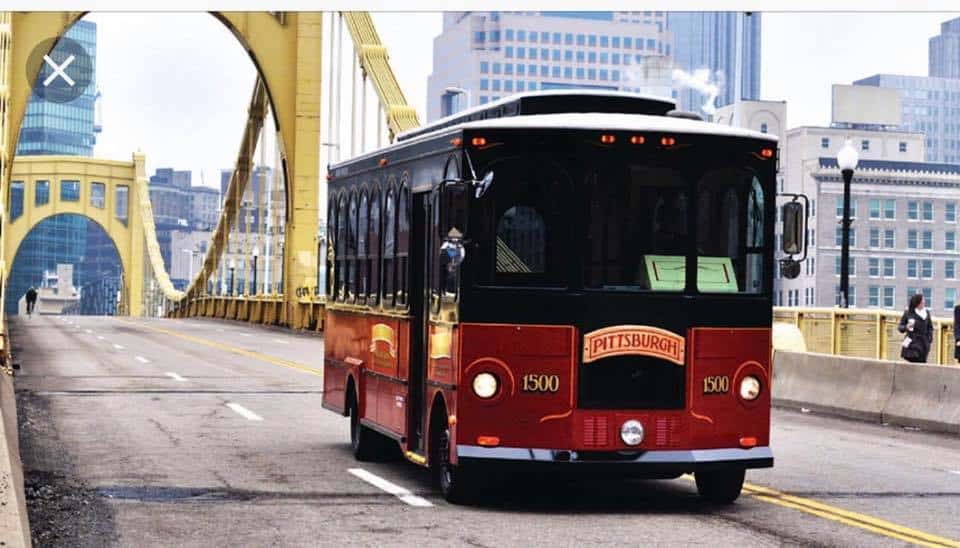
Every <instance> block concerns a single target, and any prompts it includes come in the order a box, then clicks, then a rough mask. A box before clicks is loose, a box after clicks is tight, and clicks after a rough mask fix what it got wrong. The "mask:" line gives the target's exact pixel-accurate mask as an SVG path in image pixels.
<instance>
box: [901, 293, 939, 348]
mask: <svg viewBox="0 0 960 548" xmlns="http://www.w3.org/2000/svg"><path fill="white" fill-rule="evenodd" d="M897 329H899V330H900V332H901V333H905V334H906V336H905V337H904V338H903V344H902V345H901V347H900V357H901V358H903V359H905V360H907V361H908V362H915V363H926V361H927V355H928V354H930V346H931V345H932V344H933V317H932V316H931V315H930V311H929V310H928V309H927V308H926V307H925V306H924V302H923V295H921V294H919V293H918V294H916V295H914V296H912V297H910V306H909V308H907V309H906V310H905V311H904V312H903V317H901V318H900V325H898V326H897Z"/></svg>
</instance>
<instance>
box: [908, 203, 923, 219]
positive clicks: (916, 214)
mask: <svg viewBox="0 0 960 548" xmlns="http://www.w3.org/2000/svg"><path fill="white" fill-rule="evenodd" d="M907 220H908V221H919V220H920V209H919V204H918V203H917V202H907Z"/></svg>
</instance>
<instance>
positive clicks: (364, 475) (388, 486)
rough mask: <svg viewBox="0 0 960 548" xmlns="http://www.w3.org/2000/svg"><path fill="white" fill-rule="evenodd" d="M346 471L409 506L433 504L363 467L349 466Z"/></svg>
mask: <svg viewBox="0 0 960 548" xmlns="http://www.w3.org/2000/svg"><path fill="white" fill-rule="evenodd" d="M347 472H350V473H351V474H353V475H354V476H357V477H358V478H360V479H362V480H363V481H365V482H367V483H369V484H370V485H373V486H374V487H376V488H378V489H382V490H384V491H386V492H387V493H390V494H391V495H393V496H395V497H397V498H398V499H400V500H402V501H403V502H405V503H407V504H409V505H410V506H423V507H427V506H433V504H431V503H430V501H429V500H427V499H425V498H422V497H418V496H417V495H414V494H413V493H411V492H410V491H408V490H407V489H404V488H403V487H400V486H399V485H397V484H395V483H390V482H389V481H387V480H385V479H383V478H381V477H380V476H377V475H375V474H371V473H370V472H367V471H366V470H364V469H363V468H349V469H347Z"/></svg>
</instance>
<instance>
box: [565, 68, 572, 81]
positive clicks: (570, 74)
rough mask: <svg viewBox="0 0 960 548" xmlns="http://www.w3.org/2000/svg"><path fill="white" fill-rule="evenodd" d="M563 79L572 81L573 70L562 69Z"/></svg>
mask: <svg viewBox="0 0 960 548" xmlns="http://www.w3.org/2000/svg"><path fill="white" fill-rule="evenodd" d="M563 77H564V78H566V79H567V80H572V79H573V68H572V67H563Z"/></svg>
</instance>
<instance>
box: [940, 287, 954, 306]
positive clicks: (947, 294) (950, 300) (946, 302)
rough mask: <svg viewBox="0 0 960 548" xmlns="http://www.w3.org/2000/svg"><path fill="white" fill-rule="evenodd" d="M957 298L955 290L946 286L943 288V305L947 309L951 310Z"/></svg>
mask: <svg viewBox="0 0 960 548" xmlns="http://www.w3.org/2000/svg"><path fill="white" fill-rule="evenodd" d="M956 300H957V290H956V289H955V288H953V287H948V288H946V289H944V290H943V307H944V308H946V309H947V310H953V304H954V302H955V301H956Z"/></svg>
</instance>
